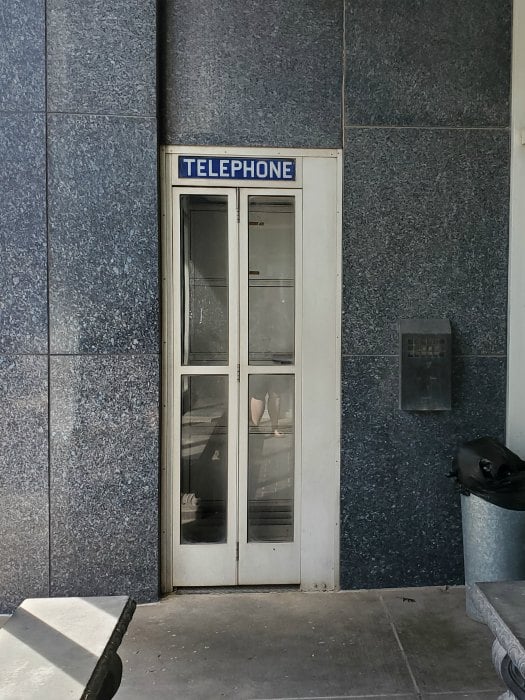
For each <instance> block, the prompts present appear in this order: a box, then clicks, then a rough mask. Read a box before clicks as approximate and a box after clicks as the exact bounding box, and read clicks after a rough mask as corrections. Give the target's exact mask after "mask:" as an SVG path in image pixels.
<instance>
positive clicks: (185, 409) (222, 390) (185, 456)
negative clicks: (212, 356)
mask: <svg viewBox="0 0 525 700" xmlns="http://www.w3.org/2000/svg"><path fill="white" fill-rule="evenodd" d="M180 474H181V484H180V493H181V516H180V517H181V520H180V526H181V543H182V544H190V543H191V544H195V543H203V542H225V541H226V535H227V533H226V510H227V494H228V377H226V376H204V375H201V376H199V375H194V376H184V377H182V425H181V469H180Z"/></svg>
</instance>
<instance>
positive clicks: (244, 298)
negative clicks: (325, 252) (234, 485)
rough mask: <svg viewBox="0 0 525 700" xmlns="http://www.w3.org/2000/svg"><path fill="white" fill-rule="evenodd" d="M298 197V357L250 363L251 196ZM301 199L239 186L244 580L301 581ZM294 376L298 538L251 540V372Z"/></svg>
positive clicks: (294, 194)
mask: <svg viewBox="0 0 525 700" xmlns="http://www.w3.org/2000/svg"><path fill="white" fill-rule="evenodd" d="M250 195H252V196H255V195H257V196H292V197H294V198H295V206H294V210H295V229H294V236H295V249H294V253H295V264H294V270H295V295H294V302H295V317H294V344H295V347H294V362H293V364H291V365H288V366H286V369H284V367H282V366H275V367H274V366H272V365H257V364H255V365H250V363H249V296H248V295H249V211H248V207H249V196H250ZM301 237H302V201H301V192H300V190H284V189H283V190H278V191H277V190H275V189H262V188H261V189H256V190H254V189H241V191H240V227H239V251H240V264H239V276H240V285H239V289H240V299H239V303H240V323H239V333H240V338H239V340H240V369H241V371H240V399H239V406H240V420H239V430H240V434H239V563H238V577H239V583H240V584H247V585H250V584H259V583H267V584H272V583H298V582H299V581H300V529H301V527H300V510H301V508H300V503H301V480H300V471H301V470H300V455H301V451H300V448H301V429H300V423H301V372H300V367H301V312H302V248H301V240H300V239H301ZM251 374H254V375H259V376H261V375H272V374H279V375H283V376H285V375H291V376H293V378H294V381H293V384H294V389H295V397H294V434H295V435H294V437H295V439H294V490H293V491H294V495H293V497H294V504H293V517H294V528H293V542H279V541H276V542H273V541H266V542H257V541H251V542H248V476H249V475H248V458H249V434H248V431H249V412H250V406H249V401H250V396H249V376H250V375H251Z"/></svg>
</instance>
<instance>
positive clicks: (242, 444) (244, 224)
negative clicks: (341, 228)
mask: <svg viewBox="0 0 525 700" xmlns="http://www.w3.org/2000/svg"><path fill="white" fill-rule="evenodd" d="M248 193H249V190H248V191H246V190H240V195H239V369H240V372H239V377H240V381H239V498H238V501H239V505H238V509H239V511H238V512H239V532H238V537H239V553H240V556H242V550H243V547H244V545H245V544H246V542H247V541H248V412H249V406H248V294H249V289H248ZM239 565H240V564H238V567H237V569H238V568H239ZM237 575H238V573H237Z"/></svg>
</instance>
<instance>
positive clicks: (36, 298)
mask: <svg viewBox="0 0 525 700" xmlns="http://www.w3.org/2000/svg"><path fill="white" fill-rule="evenodd" d="M0 26H1V21H0ZM0 92H1V91H0ZM0 153H1V154H2V155H1V157H2V167H1V169H0V202H1V213H0V241H1V249H0V289H1V294H0V352H6V353H41V352H46V351H47V281H46V278H47V243H46V190H45V188H46V180H45V122H44V117H43V115H41V114H34V113H33V114H31V113H26V114H9V115H8V114H0Z"/></svg>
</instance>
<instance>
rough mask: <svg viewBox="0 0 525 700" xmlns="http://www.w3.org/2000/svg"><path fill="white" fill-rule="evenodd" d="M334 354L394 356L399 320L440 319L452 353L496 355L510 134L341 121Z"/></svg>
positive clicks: (501, 349)
mask: <svg viewBox="0 0 525 700" xmlns="http://www.w3.org/2000/svg"><path fill="white" fill-rule="evenodd" d="M344 174H345V179H344V202H345V203H344V223H343V226H344V231H343V353H345V354H354V353H355V354H371V355H383V354H395V353H397V352H398V332H397V321H398V319H400V318H433V317H436V318H448V319H450V321H451V322H452V328H453V344H454V349H455V352H457V353H459V354H502V355H504V354H505V353H506V343H507V341H506V323H507V259H508V202H509V137H508V134H507V133H506V132H503V131H502V132H497V131H490V130H488V131H487V130H485V131H483V130H474V131H472V130H471V131H466V130H429V129H350V130H349V131H348V136H347V146H346V152H345V173H344Z"/></svg>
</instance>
